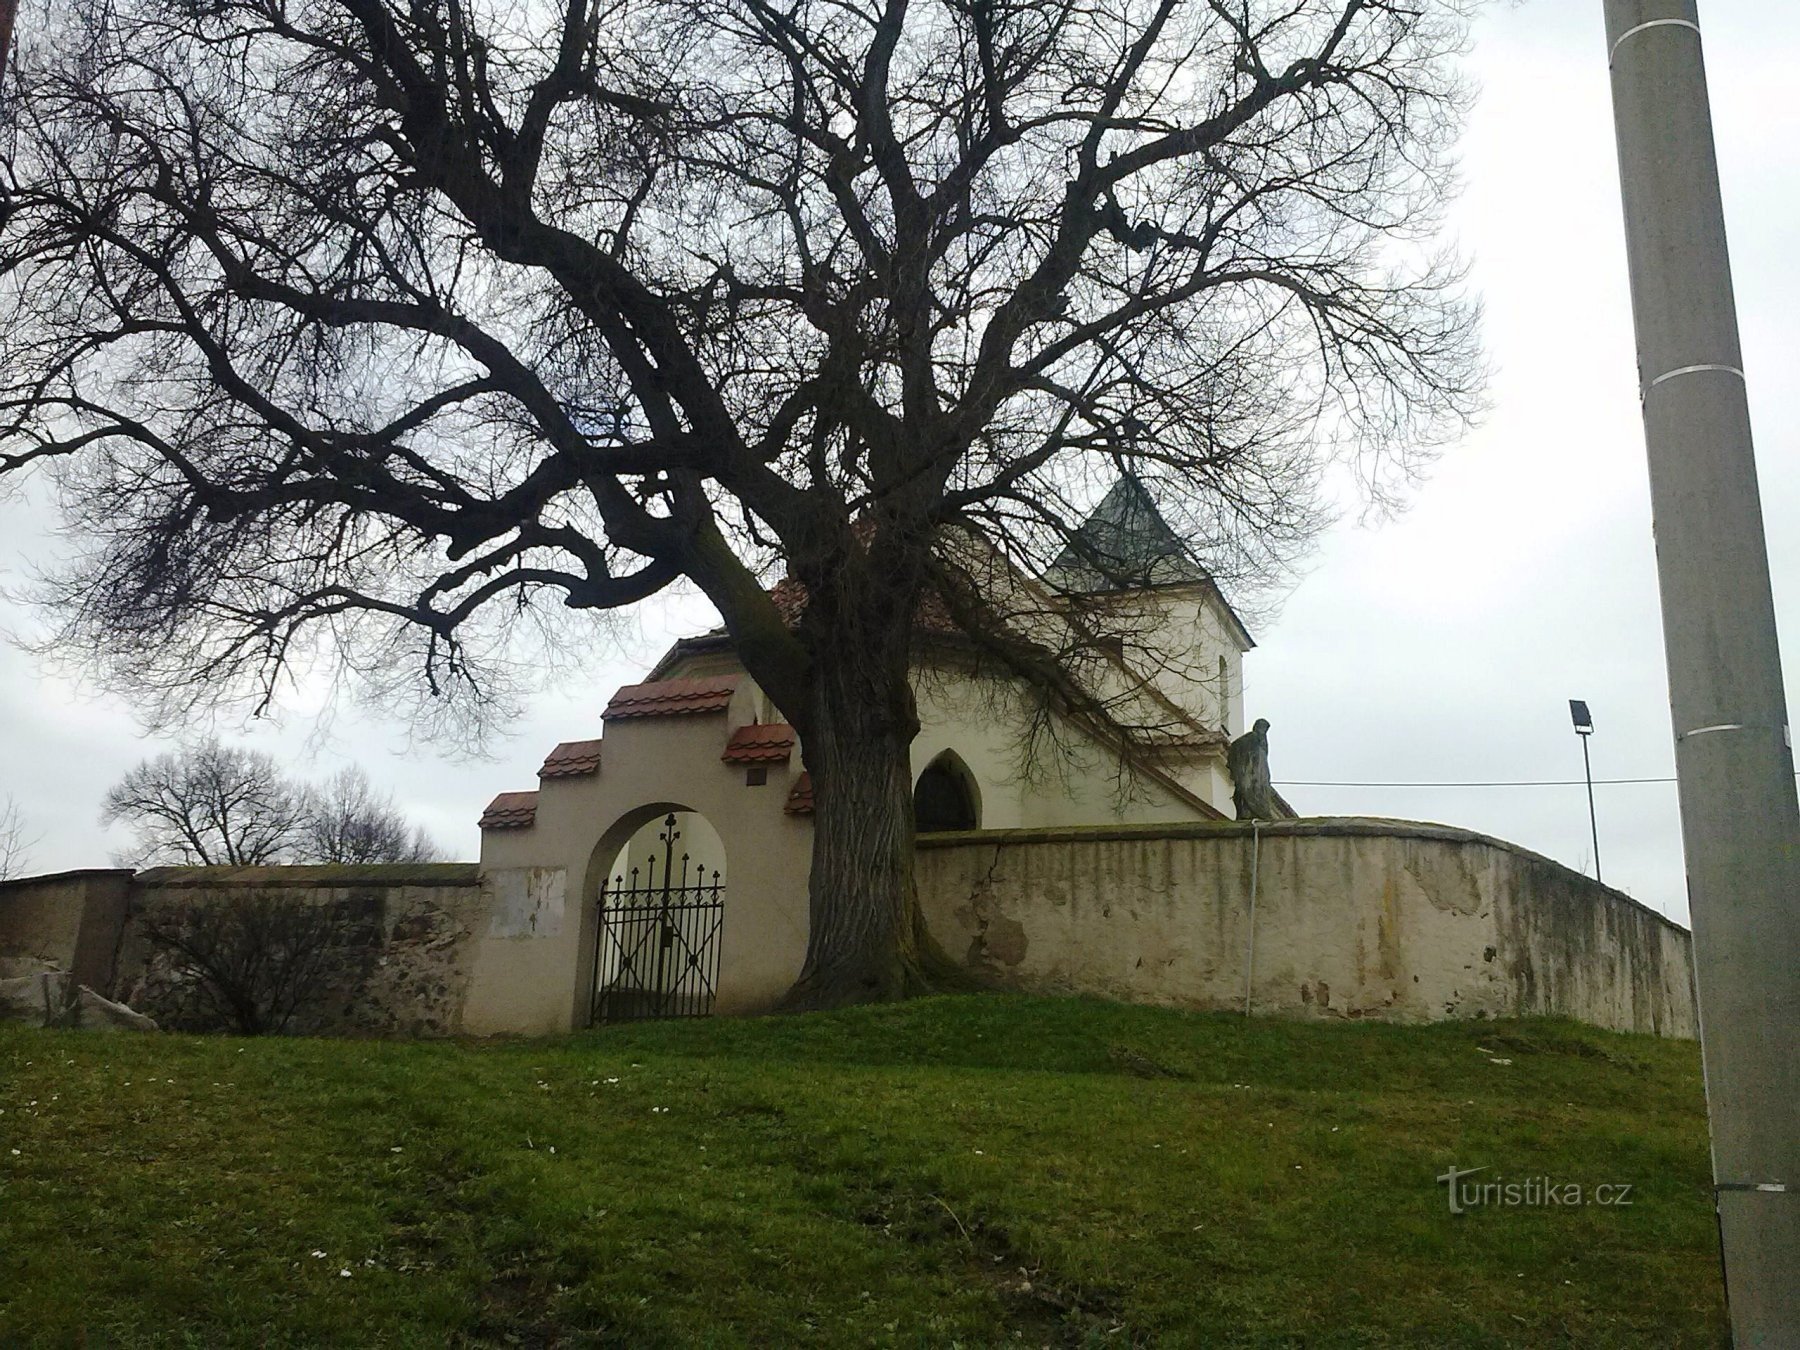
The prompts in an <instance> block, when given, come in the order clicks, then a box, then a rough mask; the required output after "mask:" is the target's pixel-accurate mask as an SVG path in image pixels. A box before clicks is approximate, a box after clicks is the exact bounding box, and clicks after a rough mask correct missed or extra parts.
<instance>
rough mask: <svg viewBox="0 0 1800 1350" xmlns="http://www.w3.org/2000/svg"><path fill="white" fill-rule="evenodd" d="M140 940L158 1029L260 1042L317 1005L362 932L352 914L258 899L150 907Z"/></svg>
mask: <svg viewBox="0 0 1800 1350" xmlns="http://www.w3.org/2000/svg"><path fill="white" fill-rule="evenodd" d="M142 931H143V934H144V937H145V938H146V940H148V941H149V943H150V944H151V946H152V948H154V949H155V951H156V952H157V953H158V955H159V956H160V957H161V958H162V960H163V963H164V970H163V972H162V974H163V975H164V977H165V978H166V979H167V981H168V986H167V988H166V990H164V991H163V992H161V993H159V994H158V995H157V1001H158V1003H159V1004H161V1005H163V1006H161V1007H159V1009H158V1011H159V1014H160V1018H159V1020H165V1021H166V1023H167V1024H170V1025H173V1026H177V1027H183V1028H186V1029H188V1030H195V1031H202V1030H204V1031H214V1030H231V1031H236V1032H239V1033H241V1034H243V1035H246V1036H262V1035H271V1034H277V1033H280V1032H282V1031H285V1030H286V1029H287V1027H288V1024H289V1023H290V1022H292V1021H293V1018H294V1015H295V1014H296V1013H297V1012H299V1011H301V1010H302V1009H303V1008H305V1007H306V1006H307V1005H308V1004H309V1003H311V1002H315V1001H317V1000H318V999H320V998H321V997H322V996H323V994H324V992H325V990H326V988H327V987H328V984H329V982H330V980H331V976H332V974H333V971H334V969H335V967H336V966H337V964H338V963H339V962H340V961H341V960H342V958H343V956H344V954H345V952H346V950H350V949H354V948H355V947H356V946H358V945H359V939H360V938H361V937H362V924H361V923H360V922H359V919H358V916H357V912H356V910H355V907H354V906H352V905H348V904H343V903H321V902H318V901H314V900H311V899H309V898H308V897H306V896H305V895H295V894H284V893H282V892H279V891H258V892H253V893H250V894H246V895H242V896H231V897H227V898H218V899H200V900H194V901H188V902H183V903H180V904H175V905H170V906H166V907H159V908H158V909H156V910H155V911H154V912H152V913H150V914H148V915H147V916H146V917H145V919H144V922H143V927H142Z"/></svg>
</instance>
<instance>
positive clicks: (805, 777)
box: [781, 773, 813, 816]
mask: <svg viewBox="0 0 1800 1350" xmlns="http://www.w3.org/2000/svg"><path fill="white" fill-rule="evenodd" d="M781 809H782V810H783V811H786V812H787V813H788V814H789V815H790V816H810V815H811V814H812V813H813V790H812V775H811V774H810V773H802V774H801V775H800V776H799V777H798V778H796V779H795V780H794V786H793V787H792V788H790V789H789V790H788V798H787V805H786V806H784V807H782V808H781Z"/></svg>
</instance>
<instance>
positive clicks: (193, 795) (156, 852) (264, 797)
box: [100, 740, 439, 867]
mask: <svg viewBox="0 0 1800 1350" xmlns="http://www.w3.org/2000/svg"><path fill="white" fill-rule="evenodd" d="M100 819H101V823H102V824H107V825H111V824H115V823H118V824H123V825H127V826H129V827H130V828H131V830H132V831H133V836H134V838H133V841H132V845H131V847H130V848H128V849H126V850H125V851H124V852H123V853H122V855H121V861H122V862H125V863H127V864H129V865H132V866H138V867H142V866H146V865H151V864H187V865H191V866H200V867H207V866H220V865H228V866H236V867H253V866H263V865H268V864H275V863H331V862H342V863H387V862H428V861H430V860H431V859H433V858H435V857H437V856H439V853H438V849H437V846H436V845H435V844H433V843H432V841H431V839H430V838H429V837H428V836H427V835H426V833H425V831H424V830H423V829H422V828H421V829H411V828H409V827H408V825H407V823H406V820H405V818H404V817H403V816H402V815H401V814H400V812H399V810H398V809H397V808H396V807H395V806H394V802H393V799H392V798H391V797H383V796H381V795H379V794H378V793H376V791H375V790H374V788H373V787H371V786H370V784H369V779H368V775H367V774H365V773H364V772H363V771H362V770H361V769H359V768H355V767H351V768H346V769H342V770H340V771H339V772H338V773H337V774H335V775H333V776H332V777H331V778H330V779H329V780H327V781H326V783H325V784H324V785H323V786H322V787H316V788H315V787H312V786H309V785H308V784H306V783H304V782H301V781H298V780H296V779H291V778H288V777H286V776H285V775H284V774H283V773H282V772H281V767H280V765H279V764H277V763H276V760H275V757H274V756H273V755H271V754H269V753H268V752H267V751H263V750H247V749H243V748H240V747H236V746H228V745H222V744H221V743H220V742H218V741H217V740H208V741H204V742H202V743H201V744H199V745H196V746H193V747H190V748H187V749H182V750H171V751H167V752H165V753H164V754H160V755H157V756H156V757H155V758H153V759H147V760H145V761H144V762H143V763H141V764H139V765H138V766H137V767H136V768H134V769H132V770H131V772H129V773H127V774H126V775H125V777H124V778H123V779H122V780H121V781H120V782H119V783H118V785H117V786H115V787H114V788H113V789H112V790H111V791H110V792H108V793H107V794H106V804H105V807H104V809H103V811H102V813H101V817H100Z"/></svg>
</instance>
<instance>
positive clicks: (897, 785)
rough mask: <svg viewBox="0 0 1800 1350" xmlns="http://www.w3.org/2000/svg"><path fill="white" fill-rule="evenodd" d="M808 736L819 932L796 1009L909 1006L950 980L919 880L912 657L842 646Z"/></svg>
mask: <svg viewBox="0 0 1800 1350" xmlns="http://www.w3.org/2000/svg"><path fill="white" fill-rule="evenodd" d="M809 711H810V714H811V715H810V716H809V717H808V718H807V725H806V727H805V729H804V732H803V744H804V748H805V755H806V767H807V770H808V772H809V773H810V774H811V775H812V784H813V802H814V807H813V856H812V881H811V913H812V930H811V935H810V938H809V941H808V943H807V955H806V965H805V968H804V969H803V971H802V972H801V976H800V980H799V983H797V984H796V985H795V986H794V989H793V991H792V992H791V993H790V994H789V995H788V998H787V1006H789V1007H791V1008H797V1009H799V1008H825V1007H838V1006H842V1005H845V1004H850V1003H868V1002H875V1001H879V1000H886V999H897V998H904V997H907V996H908V995H911V994H916V993H921V992H924V991H926V990H928V989H933V988H941V987H944V986H945V985H946V984H947V983H953V982H954V980H955V975H954V971H953V968H952V966H951V963H950V962H949V961H948V960H947V959H946V958H945V957H944V956H943V955H942V953H941V952H940V951H939V950H938V949H937V947H936V945H935V944H934V943H933V942H932V941H931V938H930V936H929V935H928V934H927V933H926V932H925V929H924V924H923V921H922V919H921V916H920V913H919V903H918V891H917V888H916V887H915V885H914V881H913V803H912V769H911V763H910V747H911V745H912V740H913V737H914V736H915V735H916V734H917V732H918V717H917V714H916V712H915V710H914V707H913V699H912V690H911V687H910V684H909V681H908V679H907V669H906V660H905V655H904V650H902V651H901V652H899V653H889V654H888V655H886V656H883V655H882V654H879V653H876V652H872V651H870V650H869V649H868V647H866V646H863V645H862V644H858V643H845V644H842V645H839V646H837V647H836V648H835V649H834V650H832V651H831V652H830V653H828V654H826V655H824V656H822V657H820V658H818V659H817V660H816V661H815V664H814V667H813V671H812V698H811V700H810V709H809Z"/></svg>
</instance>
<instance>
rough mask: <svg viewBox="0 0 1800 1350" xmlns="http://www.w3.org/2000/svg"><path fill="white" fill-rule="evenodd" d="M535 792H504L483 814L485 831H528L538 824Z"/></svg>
mask: <svg viewBox="0 0 1800 1350" xmlns="http://www.w3.org/2000/svg"><path fill="white" fill-rule="evenodd" d="M537 801H538V795H537V793H535V792H502V793H501V794H500V795H499V796H498V797H496V798H494V800H493V801H491V802H489V803H488V808H487V810H485V811H483V812H482V813H481V828H482V829H484V830H527V829H530V828H531V827H532V826H533V825H534V824H536V823H537Z"/></svg>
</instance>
